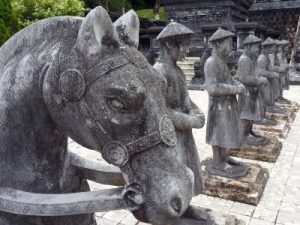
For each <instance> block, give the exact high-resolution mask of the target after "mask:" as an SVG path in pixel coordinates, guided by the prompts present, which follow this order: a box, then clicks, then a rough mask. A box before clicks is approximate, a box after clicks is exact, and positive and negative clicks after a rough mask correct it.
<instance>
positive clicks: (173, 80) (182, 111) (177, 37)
mask: <svg viewBox="0 0 300 225" xmlns="http://www.w3.org/2000/svg"><path fill="white" fill-rule="evenodd" d="M193 33H194V32H193V31H191V30H190V29H188V28H187V27H185V26H183V25H182V24H180V23H177V22H174V21H171V22H170V23H169V24H168V25H167V26H166V27H165V28H164V30H162V32H161V33H160V34H159V35H158V36H157V38H156V39H157V40H158V41H159V43H160V57H159V58H158V61H157V63H155V64H154V68H155V69H156V70H157V71H159V73H160V74H161V75H162V76H163V77H164V78H165V80H166V82H167V92H166V102H167V106H168V107H169V108H170V110H171V118H172V119H173V123H174V126H175V129H176V133H177V138H178V139H179V140H181V141H182V144H184V145H188V146H189V148H186V149H184V148H182V149H184V150H186V151H182V152H181V153H182V154H181V158H182V159H184V161H185V162H186V165H187V166H188V167H189V168H190V169H192V171H193V172H194V177H195V187H194V194H196V195H198V194H200V193H201V191H202V179H201V173H200V171H201V168H200V159H199V156H198V152H197V148H196V145H195V141H194V138H193V134H192V128H201V127H203V126H204V123H205V118H204V114H203V113H202V112H201V111H200V110H199V108H198V107H197V106H196V105H195V104H194V103H193V102H192V101H191V99H190V97H189V93H188V90H187V84H186V78H185V74H184V73H183V71H182V70H181V68H180V67H179V66H178V65H177V61H178V60H184V58H185V54H186V51H187V49H188V47H189V42H190V36H191V35H192V34H193Z"/></svg>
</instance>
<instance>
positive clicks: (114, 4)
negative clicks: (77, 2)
mask: <svg viewBox="0 0 300 225" xmlns="http://www.w3.org/2000/svg"><path fill="white" fill-rule="evenodd" d="M84 2H85V5H86V7H88V8H91V9H93V8H95V7H97V6H99V5H102V6H103V7H104V8H106V4H107V6H108V9H109V11H112V12H119V13H122V10H123V8H124V9H125V11H127V10H129V9H131V8H132V5H131V1H130V0H84Z"/></svg>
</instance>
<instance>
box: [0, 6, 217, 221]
mask: <svg viewBox="0 0 300 225" xmlns="http://www.w3.org/2000/svg"><path fill="white" fill-rule="evenodd" d="M138 35H139V20H138V17H137V15H136V14H135V13H134V12H133V11H129V12H128V13H127V14H125V15H124V16H123V17H121V18H119V19H118V20H117V21H116V22H115V23H112V21H111V19H110V17H109V15H108V14H107V12H106V11H105V9H103V8H102V7H96V8H95V9H93V10H91V12H90V13H89V14H88V15H87V17H86V18H79V17H54V18H49V19H46V20H42V21H39V22H36V23H34V24H32V25H30V26H29V27H26V28H25V29H23V30H22V31H20V32H18V33H17V34H15V35H14V36H13V37H12V38H11V39H9V40H8V41H7V42H6V43H5V44H4V45H2V47H1V48H0V78H1V79H0V84H1V85H0V95H1V101H0V129H1V133H0V143H1V149H0V153H1V159H0V224H1V225H49V224H51V225H94V224H96V221H95V218H94V214H93V212H97V211H98V210H103V211H107V210H115V209H123V208H125V209H129V210H132V212H133V214H134V215H135V216H136V218H137V219H139V220H141V221H143V222H147V223H151V224H164V225H170V224H172V223H173V222H174V221H175V220H176V221H179V222H180V221H182V220H183V218H188V219H191V218H195V220H196V221H197V220H199V217H198V214H197V213H195V210H192V209H191V207H189V203H190V201H191V199H192V197H193V189H194V175H193V173H192V171H191V169H190V168H188V166H187V165H186V160H184V159H183V158H181V156H182V155H183V152H190V153H191V154H192V152H193V151H194V150H191V143H188V142H187V140H188V141H191V140H192V136H191V128H192V127H202V126H203V122H204V118H203V114H201V112H200V111H199V110H198V111H197V109H195V108H194V107H193V104H192V103H191V102H190V101H189V98H188V96H187V92H186V90H183V91H182V92H178V93H177V94H176V93H174V94H175V95H174V104H173V105H172V108H174V115H175V116H174V117H173V116H172V110H170V107H167V105H166V102H165V98H164V94H165V91H166V90H168V91H169V92H170V90H169V89H168V88H167V86H166V80H165V79H164V78H162V76H161V75H160V74H159V73H158V72H157V71H156V70H155V69H153V67H152V66H151V65H150V64H148V62H147V60H146V59H145V58H144V57H143V56H142V54H141V53H140V52H138V51H137V49H136V48H137V46H138V40H139V36H138ZM177 47H178V46H177ZM177 49H178V48H177ZM178 51H179V50H178ZM175 52H176V51H174V53H175ZM170 63H172V61H170ZM172 66H173V64H172ZM176 72H178V70H177V68H176V67H175V68H174V74H176V75H178V76H179V73H176ZM178 78H179V77H178ZM180 78H182V77H180ZM182 79H183V78H182ZM180 82H182V84H184V81H183V80H182V81H181V80H180ZM169 84H170V85H171V83H169ZM176 84H177V81H176ZM176 84H175V83H174V84H172V85H175V86H174V88H178V89H176V90H178V91H179V90H180V91H181V90H182V89H181V88H182V84H181V83H180V85H178V86H176ZM174 90H175V89H174ZM178 98H179V99H178ZM170 100H171V99H167V102H168V106H170V105H169V104H170ZM179 100H180V101H179ZM180 113H181V114H180ZM189 113H190V114H191V115H189ZM179 114H180V115H182V117H183V118H184V117H185V116H186V118H187V119H186V120H178V121H175V120H174V118H177V117H176V116H177V115H179ZM178 118H181V117H180V116H178ZM171 119H173V121H174V122H175V126H176V128H177V129H178V128H179V127H181V126H180V125H179V124H180V123H183V125H185V126H188V127H189V129H190V132H189V133H188V134H185V136H186V139H184V138H183V137H181V136H180V135H179V136H178V140H177V136H176V132H175V129H174V126H173V122H172V120H171ZM186 121H190V123H189V124H188V123H184V122H186ZM183 125H182V126H183ZM182 129H183V130H185V131H184V132H186V130H188V128H187V127H182ZM68 137H71V138H72V139H73V140H74V141H76V142H77V143H79V144H81V145H82V146H84V147H87V148H90V149H93V150H96V151H98V152H101V153H102V156H103V158H104V159H105V160H106V161H107V162H108V163H110V164H112V165H113V166H104V165H99V164H97V163H94V164H92V163H91V162H89V161H88V160H86V159H81V158H80V157H79V158H78V157H75V158H74V156H72V155H73V154H72V153H71V152H70V151H69V150H68V145H67V143H68ZM192 146H194V143H192ZM185 159H186V158H185ZM197 160H198V158H197ZM195 176H199V175H198V174H196V175H195ZM86 179H90V180H93V181H96V182H101V183H102V182H103V183H105V184H111V185H118V186H123V187H119V188H118V187H117V188H112V189H109V190H102V191H98V192H89V187H88V185H87V181H86ZM197 179H198V177H197ZM197 182H199V181H197ZM179 224H180V223H179ZM181 224H187V223H181ZM194 224H195V223H194ZM210 224H211V223H210Z"/></svg>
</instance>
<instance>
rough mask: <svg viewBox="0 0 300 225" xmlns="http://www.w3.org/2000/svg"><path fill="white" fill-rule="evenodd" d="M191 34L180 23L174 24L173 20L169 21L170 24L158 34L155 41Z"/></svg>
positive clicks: (189, 30) (192, 32)
mask: <svg viewBox="0 0 300 225" xmlns="http://www.w3.org/2000/svg"><path fill="white" fill-rule="evenodd" d="M191 34H194V31H192V30H191V29H189V28H187V27H186V26H184V25H182V24H180V23H177V22H175V21H174V20H171V22H170V23H169V24H168V25H167V26H166V27H165V28H164V29H163V30H162V31H161V32H160V33H159V35H158V36H157V37H156V40H162V39H166V38H168V37H174V36H181V35H191Z"/></svg>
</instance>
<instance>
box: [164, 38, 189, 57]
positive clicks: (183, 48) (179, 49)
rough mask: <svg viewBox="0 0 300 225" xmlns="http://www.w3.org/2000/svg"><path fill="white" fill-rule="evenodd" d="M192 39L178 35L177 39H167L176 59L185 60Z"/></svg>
mask: <svg viewBox="0 0 300 225" xmlns="http://www.w3.org/2000/svg"><path fill="white" fill-rule="evenodd" d="M189 44H190V40H189V38H188V37H186V38H183V37H178V41H177V40H174V39H172V40H169V41H167V47H168V52H169V54H170V56H171V58H172V59H173V60H174V61H178V60H179V61H183V60H184V59H185V57H186V53H187V52H188V50H189Z"/></svg>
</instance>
